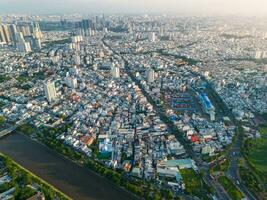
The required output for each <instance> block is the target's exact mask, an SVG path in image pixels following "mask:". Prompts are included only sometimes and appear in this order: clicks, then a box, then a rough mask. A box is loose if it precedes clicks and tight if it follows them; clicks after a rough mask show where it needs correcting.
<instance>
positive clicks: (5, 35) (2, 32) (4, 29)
mask: <svg viewBox="0 0 267 200" xmlns="http://www.w3.org/2000/svg"><path fill="white" fill-rule="evenodd" d="M0 37H1V41H2V42H3V43H5V44H10V42H11V37H10V33H9V29H8V26H7V25H5V24H2V25H1V28H0Z"/></svg>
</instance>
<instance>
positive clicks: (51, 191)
mask: <svg viewBox="0 0 267 200" xmlns="http://www.w3.org/2000/svg"><path fill="white" fill-rule="evenodd" d="M0 158H1V159H2V160H4V162H5V164H6V166H7V168H8V170H9V171H10V172H11V173H14V172H15V171H16V172H19V173H20V174H23V175H24V176H25V179H28V181H29V182H34V183H37V184H38V185H39V186H40V188H41V191H42V192H43V193H44V195H45V197H46V199H48V200H50V199H51V200H53V199H55V197H57V199H60V200H70V199H71V198H70V197H68V196H67V195H65V194H63V193H62V192H61V191H59V190H58V189H56V188H55V187H54V186H52V185H50V184H49V183H47V182H45V181H44V180H42V179H40V178H39V177H37V176H36V175H34V174H33V173H32V172H30V171H28V170H27V169H25V168H24V167H22V166H21V165H19V164H18V163H16V162H15V161H13V160H12V159H10V158H9V157H7V156H6V155H4V154H2V153H0ZM12 178H13V177H12Z"/></svg>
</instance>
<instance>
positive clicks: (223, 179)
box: [218, 176, 243, 200]
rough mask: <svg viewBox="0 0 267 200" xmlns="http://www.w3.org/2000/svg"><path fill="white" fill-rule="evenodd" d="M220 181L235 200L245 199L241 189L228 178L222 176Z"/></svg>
mask: <svg viewBox="0 0 267 200" xmlns="http://www.w3.org/2000/svg"><path fill="white" fill-rule="evenodd" d="M218 180H219V183H220V184H221V185H222V186H223V188H224V189H225V190H226V192H227V193H228V194H229V196H230V197H231V198H232V199H233V200H240V199H242V198H243V194H242V192H240V191H239V189H238V188H237V187H236V186H235V185H234V184H233V183H232V181H231V180H230V179H228V178H227V177H226V176H221V177H219V179H218Z"/></svg>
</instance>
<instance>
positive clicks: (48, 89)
mask: <svg viewBox="0 0 267 200" xmlns="http://www.w3.org/2000/svg"><path fill="white" fill-rule="evenodd" d="M44 90H45V96H46V99H47V101H48V102H49V103H51V102H53V101H54V100H56V99H57V92H56V88H55V83H54V82H52V81H48V82H47V83H45V85H44Z"/></svg>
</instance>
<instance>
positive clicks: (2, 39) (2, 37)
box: [0, 26, 6, 44]
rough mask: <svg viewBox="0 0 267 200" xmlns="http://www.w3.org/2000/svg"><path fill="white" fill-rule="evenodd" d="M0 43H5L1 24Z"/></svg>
mask: <svg viewBox="0 0 267 200" xmlns="http://www.w3.org/2000/svg"><path fill="white" fill-rule="evenodd" d="M0 43H3V44H6V38H5V34H4V31H3V27H2V26H0Z"/></svg>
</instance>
